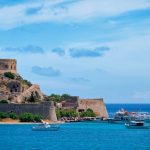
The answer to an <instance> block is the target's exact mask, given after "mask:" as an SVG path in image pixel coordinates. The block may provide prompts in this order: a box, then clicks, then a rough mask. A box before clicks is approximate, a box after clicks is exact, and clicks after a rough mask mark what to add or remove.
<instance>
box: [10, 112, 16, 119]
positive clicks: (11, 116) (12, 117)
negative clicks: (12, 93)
mask: <svg viewBox="0 0 150 150" xmlns="http://www.w3.org/2000/svg"><path fill="white" fill-rule="evenodd" d="M8 117H9V118H11V119H18V116H17V114H16V113H14V112H11V113H8Z"/></svg>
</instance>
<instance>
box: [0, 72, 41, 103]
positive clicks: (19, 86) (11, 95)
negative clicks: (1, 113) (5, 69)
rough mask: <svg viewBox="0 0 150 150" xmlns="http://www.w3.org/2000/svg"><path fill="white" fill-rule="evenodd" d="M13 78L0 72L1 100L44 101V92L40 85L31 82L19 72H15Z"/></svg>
mask: <svg viewBox="0 0 150 150" xmlns="http://www.w3.org/2000/svg"><path fill="white" fill-rule="evenodd" d="M13 75H14V76H13V78H12V77H10V76H8V77H7V76H5V75H4V74H0V100H7V101H8V102H11V103H30V102H38V101H43V99H44V94H43V93H42V92H41V90H40V87H39V85H34V84H31V83H30V82H29V81H27V80H24V79H23V78H22V77H21V76H20V75H19V74H13Z"/></svg>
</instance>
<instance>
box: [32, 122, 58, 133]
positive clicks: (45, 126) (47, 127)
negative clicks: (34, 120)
mask: <svg viewBox="0 0 150 150" xmlns="http://www.w3.org/2000/svg"><path fill="white" fill-rule="evenodd" d="M59 128H60V127H59V125H58V124H49V123H47V122H46V123H42V124H39V125H37V126H34V127H32V130H33V131H58V130H59Z"/></svg>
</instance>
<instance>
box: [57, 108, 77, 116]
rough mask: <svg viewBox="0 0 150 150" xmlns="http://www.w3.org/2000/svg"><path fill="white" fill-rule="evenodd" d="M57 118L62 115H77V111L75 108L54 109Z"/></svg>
mask: <svg viewBox="0 0 150 150" xmlns="http://www.w3.org/2000/svg"><path fill="white" fill-rule="evenodd" d="M56 115H57V118H62V117H77V116H78V113H77V112H76V110H75V109H72V108H71V109H56Z"/></svg>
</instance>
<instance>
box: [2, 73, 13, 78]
mask: <svg viewBox="0 0 150 150" xmlns="http://www.w3.org/2000/svg"><path fill="white" fill-rule="evenodd" d="M4 76H5V77H7V78H9V79H15V74H14V73H12V72H5V73H4Z"/></svg>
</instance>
